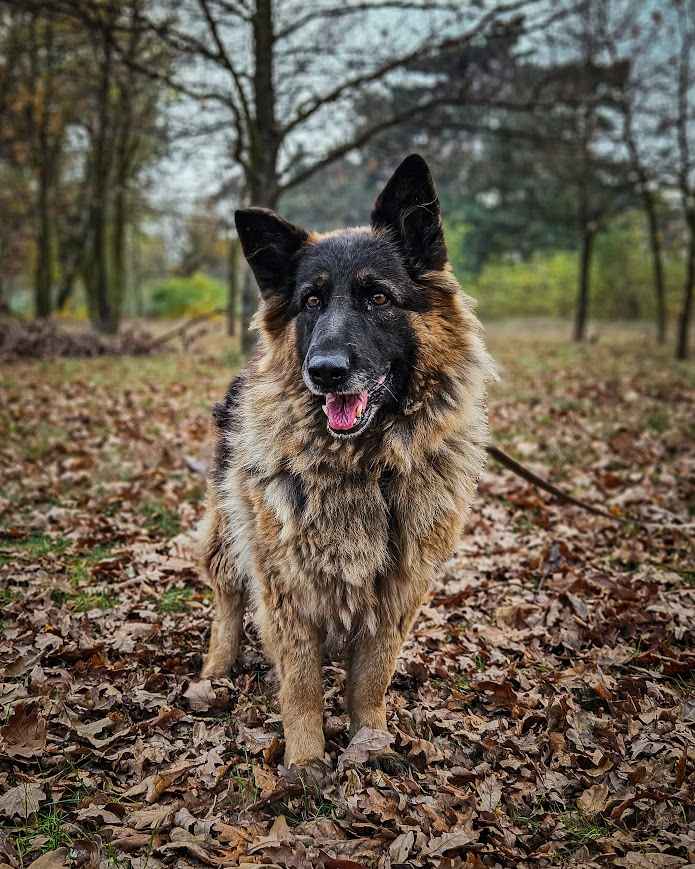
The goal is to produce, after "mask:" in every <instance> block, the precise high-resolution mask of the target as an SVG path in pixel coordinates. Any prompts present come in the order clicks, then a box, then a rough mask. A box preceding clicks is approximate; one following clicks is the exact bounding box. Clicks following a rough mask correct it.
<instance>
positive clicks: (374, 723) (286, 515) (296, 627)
mask: <svg viewBox="0 0 695 869" xmlns="http://www.w3.org/2000/svg"><path fill="white" fill-rule="evenodd" d="M235 221H236V227H237V231H238V234H239V239H240V242H241V246H242V249H243V252H244V255H245V257H246V259H247V261H248V263H249V266H250V267H251V269H252V271H253V274H254V276H255V278H256V281H257V283H258V287H259V289H260V293H261V298H262V302H261V306H260V309H259V311H258V313H257V315H256V323H257V327H258V330H259V332H260V336H259V344H258V348H257V353H256V355H255V357H254V358H253V360H252V361H251V362H250V363H249V364H248V366H247V367H246V368H245V370H244V371H243V372H242V373H241V374H240V375H239V377H237V378H236V380H234V381H233V383H232V384H231V386H230V388H229V391H228V392H227V395H226V397H225V399H224V402H222V403H221V404H218V405H216V406H215V410H214V419H215V426H216V438H217V440H216V453H215V459H214V462H213V463H212V466H211V470H210V475H209V482H208V504H207V511H206V516H205V519H204V525H203V533H202V560H203V563H204V566H205V568H206V570H207V573H208V575H209V578H210V580H211V584H212V587H213V589H214V597H215V617H214V620H213V625H212V631H211V638H210V647H209V651H208V654H207V657H206V660H205V663H204V666H203V670H202V675H203V677H206V678H212V677H219V676H226V675H227V674H228V673H229V671H230V669H231V667H232V666H233V664H234V662H235V659H236V657H237V654H238V651H239V645H240V639H241V634H242V620H243V615H244V610H245V608H246V607H247V606H249V607H250V608H251V609H252V611H253V614H254V618H255V622H256V624H257V626H258V629H259V633H260V636H261V639H262V642H263V646H264V649H265V652H266V654H267V656H268V658H269V659H270V661H271V662H272V663H273V664H274V666H275V669H276V671H277V674H278V677H279V684H280V691H279V699H280V707H281V712H282V721H283V728H284V735H285V765H286V766H287V767H296V768H298V769H299V770H301V769H303V768H306V767H311V766H312V765H314V766H315V765H316V764H321V763H322V762H323V761H324V749H325V744H324V734H323V686H322V679H321V661H322V654H323V653H324V652H327V653H328V654H331V655H334V656H335V655H340V656H343V657H344V658H345V660H346V668H347V682H346V705H347V710H348V712H349V716H350V731H351V734H352V735H354V734H355V733H356V732H357V731H358V730H360V729H361V728H362V727H368V728H373V729H377V730H386V726H387V716H386V705H385V694H386V690H387V688H388V685H389V682H390V680H391V677H392V675H393V673H394V670H395V666H396V659H397V656H398V654H399V650H400V648H401V646H402V644H403V641H404V639H405V637H406V636H407V634H408V632H409V630H410V628H411V626H412V624H413V621H414V619H415V616H416V614H417V611H418V608H419V607H420V605H421V603H422V601H423V599H424V597H425V596H426V594H427V591H428V588H429V586H430V583H431V581H432V578H433V576H434V574H435V573H436V571H437V569H438V568H439V567H440V566H441V565H442V563H443V562H444V561H445V560H446V559H448V558H449V557H450V556H451V553H452V551H453V550H454V547H455V544H456V541H457V539H458V537H459V535H460V532H461V528H462V524H463V522H464V520H465V518H466V515H467V513H468V511H469V510H470V506H471V503H472V500H473V498H474V495H475V491H476V486H477V481H478V478H479V476H480V474H481V471H482V469H483V466H484V462H485V447H486V444H487V439H488V429H487V413H486V382H487V381H488V380H489V379H490V378H491V377H492V376H493V374H494V368H493V363H492V360H491V359H490V357H489V355H488V353H487V351H486V349H485V345H484V340H483V335H482V328H481V326H480V324H479V322H478V320H477V319H476V317H475V316H474V314H473V312H472V307H473V306H472V302H471V300H470V299H469V298H468V297H467V296H465V295H464V294H463V292H462V291H461V288H460V287H459V285H458V283H457V281H456V279H455V277H454V275H453V272H452V270H451V267H450V265H449V263H448V258H447V250H446V244H445V240H444V233H443V227H442V219H441V213H440V208H439V201H438V198H437V193H436V191H435V187H434V183H433V181H432V177H431V175H430V171H429V169H428V166H427V164H426V163H425V161H424V160H423V159H422V158H421V157H420V156H418V155H417V154H413V155H411V156H410V157H407V158H406V159H405V160H404V161H403V162H402V163H401V165H400V166H399V167H398V168H397V169H396V171H395V172H394V174H393V176H392V177H391V179H390V180H389V181H388V183H387V184H386V186H385V188H384V189H383V191H382V192H381V194H380V195H379V196H378V198H377V199H376V202H375V205H374V208H373V211H372V214H371V225H370V226H368V227H359V228H352V229H344V230H339V231H335V232H329V233H325V234H318V233H312V232H307V231H306V230H304V229H301V228H299V227H298V226H295V225H293V224H291V223H289V222H288V221H286V220H284V219H283V218H282V217H279V216H278V215H277V214H275V213H274V212H272V211H269V210H266V209H262V208H245V209H242V210H240V211H237V212H236V214H235Z"/></svg>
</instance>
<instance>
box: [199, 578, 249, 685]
mask: <svg viewBox="0 0 695 869" xmlns="http://www.w3.org/2000/svg"><path fill="white" fill-rule="evenodd" d="M214 589H215V617H214V620H213V623H212V630H211V632H210V647H209V649H208V654H207V656H206V658H205V664H204V665H203V670H202V673H201V675H202V677H203V678H204V679H216V678H220V677H223V676H228V675H229V671H230V670H231V669H232V667H233V666H234V662H235V661H236V659H237V655H238V654H239V646H240V644H241V634H242V630H243V623H244V592H243V591H240V590H239V589H238V588H236V587H235V586H234V585H231V584H229V585H228V584H220V583H219V582H215V585H214Z"/></svg>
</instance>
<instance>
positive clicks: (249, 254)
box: [234, 208, 309, 298]
mask: <svg viewBox="0 0 695 869" xmlns="http://www.w3.org/2000/svg"><path fill="white" fill-rule="evenodd" d="M234 222H235V224H236V229H237V232H238V233H239V241H240V242H241V247H242V249H243V251H244V256H245V257H246V259H247V261H248V264H249V265H250V266H251V270H252V271H253V273H254V275H255V277H256V281H257V283H258V288H259V289H260V291H261V295H262V296H263V297H264V298H265V297H267V296H270V295H272V294H273V293H283V292H286V291H287V290H288V288H289V285H290V283H291V280H292V276H293V274H294V270H295V268H296V260H297V256H296V255H297V253H298V252H299V249H300V248H301V247H302V245H303V244H304V243H305V242H306V240H307V239H308V238H309V233H308V232H307V231H306V230H305V229H301V228H300V227H299V226H295V225H294V224H293V223H290V222H289V221H287V220H284V219H283V218H282V217H280V216H279V215H278V214H275V212H274V211H270V210H269V209H267V208H242V209H240V210H239V211H235V212H234Z"/></svg>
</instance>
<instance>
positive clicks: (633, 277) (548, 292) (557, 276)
mask: <svg viewBox="0 0 695 869" xmlns="http://www.w3.org/2000/svg"><path fill="white" fill-rule="evenodd" d="M464 235H465V225H460V226H453V227H452V226H447V239H448V242H449V251H450V254H451V259H452V263H453V266H454V270H455V271H456V273H457V275H458V277H459V280H460V281H461V285H462V286H463V288H464V289H465V290H466V292H468V293H470V295H472V296H473V297H474V298H476V299H477V300H478V306H479V311H480V314H481V316H482V317H484V318H487V319H493V318H503V317H562V318H568V317H571V316H572V313H573V312H574V307H575V303H576V298H577V284H578V280H579V273H578V270H579V251H577V250H558V251H553V252H550V253H547V252H546V253H541V252H539V253H536V254H534V255H533V256H532V257H531V258H530V259H528V260H522V259H520V258H519V257H515V256H514V255H512V254H508V255H506V256H502V257H497V258H495V259H492V260H489V261H488V262H487V263H486V265H485V266H484V267H483V269H482V270H481V272H480V273H479V274H478V275H471V274H466V273H465V271H464V269H463V268H462V264H463V260H462V257H461V253H460V249H461V241H462V239H463V237H464ZM663 256H664V272H665V277H666V299H667V307H668V312H669V316H670V317H671V318H673V317H674V316H675V315H676V312H677V310H678V306H679V300H680V293H681V285H682V281H683V269H684V258H685V257H684V252H683V250H682V249H680V247H679V246H678V245H671V246H665V248H664V251H663ZM655 309H656V302H655V293H654V283H653V266H652V258H651V252H650V249H649V243H648V239H647V236H646V231H645V223H644V217H643V215H642V214H641V213H639V212H628V213H627V214H624V215H622V216H621V217H620V218H618V219H616V220H615V221H613V223H612V224H611V225H610V226H609V227H608V228H607V229H605V230H603V231H602V232H600V233H599V234H598V235H597V237H596V240H595V245H594V251H593V260H592V267H591V285H590V298H589V314H590V316H591V317H592V318H595V319H605V320H651V319H653V318H654V316H655Z"/></svg>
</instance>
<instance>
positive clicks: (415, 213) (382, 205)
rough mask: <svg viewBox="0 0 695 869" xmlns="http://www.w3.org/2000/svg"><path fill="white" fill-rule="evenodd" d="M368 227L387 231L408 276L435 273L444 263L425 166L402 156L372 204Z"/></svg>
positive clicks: (413, 157)
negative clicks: (397, 248) (427, 272)
mask: <svg viewBox="0 0 695 869" xmlns="http://www.w3.org/2000/svg"><path fill="white" fill-rule="evenodd" d="M372 228H373V229H377V230H378V229H382V230H384V229H385V230H388V231H389V233H390V235H391V237H392V238H394V239H395V240H396V242H397V243H398V245H399V247H400V249H401V252H402V253H403V256H404V258H405V262H406V267H407V269H408V272H409V273H410V275H411V277H414V278H417V277H418V276H419V275H421V274H422V273H423V272H426V271H436V270H438V269H441V268H443V267H444V265H445V264H446V261H447V253H446V243H445V241H444V231H443V229H442V216H441V213H440V210H439V199H438V198H437V191H436V190H435V189H434V182H433V181H432V176H431V175H430V170H429V168H428V166H427V163H425V161H424V160H423V159H422V157H421V156H420V155H419V154H411V155H410V157H406V158H405V160H404V161H403V162H402V163H401V165H400V166H399V167H398V168H397V169H396V171H395V172H394V173H393V175H392V176H391V178H390V179H389V181H388V183H387V184H386V187H384V189H383V190H382V191H381V194H380V195H379V197H378V198H377V200H376V202H375V203H374V209H373V211H372Z"/></svg>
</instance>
